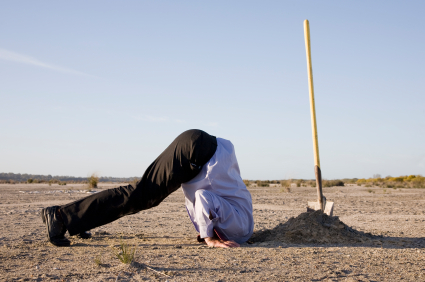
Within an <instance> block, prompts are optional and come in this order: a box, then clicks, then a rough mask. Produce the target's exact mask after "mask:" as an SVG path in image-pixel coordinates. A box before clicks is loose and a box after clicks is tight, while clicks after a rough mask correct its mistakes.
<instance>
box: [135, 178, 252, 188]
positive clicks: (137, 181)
mask: <svg viewBox="0 0 425 282" xmlns="http://www.w3.org/2000/svg"><path fill="white" fill-rule="evenodd" d="M139 181H140V178H137V177H135V178H133V180H132V181H130V183H129V184H130V185H131V186H133V187H134V188H136V186H137V183H139ZM245 185H246V184H245ZM247 186H248V185H247Z"/></svg>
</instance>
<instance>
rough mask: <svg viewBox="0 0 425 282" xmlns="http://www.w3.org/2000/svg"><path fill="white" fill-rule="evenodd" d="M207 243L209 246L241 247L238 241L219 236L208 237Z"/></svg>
mask: <svg viewBox="0 0 425 282" xmlns="http://www.w3.org/2000/svg"><path fill="white" fill-rule="evenodd" d="M205 243H207V245H208V247H214V248H237V247H240V245H239V244H238V243H236V242H235V241H223V240H220V239H217V238H211V237H206V238H205Z"/></svg>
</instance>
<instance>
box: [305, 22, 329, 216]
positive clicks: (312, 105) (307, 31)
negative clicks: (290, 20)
mask: <svg viewBox="0 0 425 282" xmlns="http://www.w3.org/2000/svg"><path fill="white" fill-rule="evenodd" d="M304 38H305V49H306V53H307V73H308V90H309V92H310V113H311V128H312V133H313V150H314V171H315V174H316V187H317V199H318V202H319V203H320V206H321V208H322V211H323V210H324V206H323V192H322V172H321V170H320V158H319V138H318V136H317V122H316V107H315V102H314V87H313V67H312V63H311V47H310V24H309V22H308V20H305V21H304Z"/></svg>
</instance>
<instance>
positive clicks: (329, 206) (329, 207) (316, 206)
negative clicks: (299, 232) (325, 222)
mask: <svg viewBox="0 0 425 282" xmlns="http://www.w3.org/2000/svg"><path fill="white" fill-rule="evenodd" d="M318 210H321V207H320V203H319V202H308V206H307V211H308V212H313V211H318ZM333 211H334V203H333V202H326V203H325V209H324V210H323V213H326V214H327V215H329V216H332V214H333Z"/></svg>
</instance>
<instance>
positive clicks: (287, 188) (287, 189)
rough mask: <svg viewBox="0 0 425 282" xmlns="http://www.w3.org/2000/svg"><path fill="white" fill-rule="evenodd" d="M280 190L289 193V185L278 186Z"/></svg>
mask: <svg viewBox="0 0 425 282" xmlns="http://www.w3.org/2000/svg"><path fill="white" fill-rule="evenodd" d="M280 192H285V193H291V187H282V188H280Z"/></svg>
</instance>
